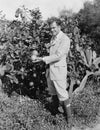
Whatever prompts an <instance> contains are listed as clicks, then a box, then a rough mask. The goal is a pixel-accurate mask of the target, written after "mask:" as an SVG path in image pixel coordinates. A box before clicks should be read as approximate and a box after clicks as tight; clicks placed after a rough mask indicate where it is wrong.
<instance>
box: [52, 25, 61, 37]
mask: <svg viewBox="0 0 100 130" xmlns="http://www.w3.org/2000/svg"><path fill="white" fill-rule="evenodd" d="M59 31H60V26H58V25H57V24H56V22H53V23H52V24H51V32H52V35H53V36H56V35H57V34H58V33H59Z"/></svg>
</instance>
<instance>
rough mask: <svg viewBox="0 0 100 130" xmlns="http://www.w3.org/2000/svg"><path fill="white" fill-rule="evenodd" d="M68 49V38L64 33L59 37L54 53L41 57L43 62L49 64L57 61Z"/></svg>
mask: <svg viewBox="0 0 100 130" xmlns="http://www.w3.org/2000/svg"><path fill="white" fill-rule="evenodd" d="M69 49H70V39H69V38H68V37H67V36H66V35H65V36H64V37H63V38H62V39H61V43H60V45H59V47H58V49H57V50H56V52H55V54H53V55H50V56H46V57H44V58H43V60H44V62H45V63H46V64H50V63H53V62H57V61H59V60H60V59H61V58H62V57H63V56H64V55H66V56H67V54H68V51H69Z"/></svg>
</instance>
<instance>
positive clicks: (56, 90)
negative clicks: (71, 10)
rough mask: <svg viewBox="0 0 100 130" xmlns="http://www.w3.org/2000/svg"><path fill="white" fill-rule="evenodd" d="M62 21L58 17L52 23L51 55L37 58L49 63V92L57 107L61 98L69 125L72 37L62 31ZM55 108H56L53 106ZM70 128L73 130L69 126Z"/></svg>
mask: <svg viewBox="0 0 100 130" xmlns="http://www.w3.org/2000/svg"><path fill="white" fill-rule="evenodd" d="M60 24H61V21H60V20H59V19H57V18H55V19H53V20H52V22H51V23H50V27H51V32H52V38H51V42H50V55H49V56H45V57H43V58H40V57H39V58H37V59H38V60H42V61H44V62H45V63H46V64H49V66H50V67H49V72H48V74H47V75H46V77H47V83H48V89H49V93H50V94H51V95H52V99H53V101H54V104H55V107H58V101H57V98H58V99H59V101H60V103H61V105H62V107H63V109H64V113H65V114H66V116H67V121H68V125H69V126H70V124H71V109H70V102H69V95H68V92H67V90H66V88H67V80H66V77H67V63H66V57H67V55H68V51H69V48H70V39H69V38H68V36H67V35H65V34H64V33H63V32H62V31H61V27H60ZM53 109H54V108H53ZM69 130H71V129H70V128H69Z"/></svg>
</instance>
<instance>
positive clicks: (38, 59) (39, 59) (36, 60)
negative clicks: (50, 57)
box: [32, 56, 43, 63]
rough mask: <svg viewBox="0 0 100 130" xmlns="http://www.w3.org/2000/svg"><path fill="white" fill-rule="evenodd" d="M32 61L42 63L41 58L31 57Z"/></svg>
mask: <svg viewBox="0 0 100 130" xmlns="http://www.w3.org/2000/svg"><path fill="white" fill-rule="evenodd" d="M32 61H33V63H36V62H40V61H43V58H42V57H36V56H32Z"/></svg>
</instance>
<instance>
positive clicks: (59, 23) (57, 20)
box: [48, 17, 61, 26]
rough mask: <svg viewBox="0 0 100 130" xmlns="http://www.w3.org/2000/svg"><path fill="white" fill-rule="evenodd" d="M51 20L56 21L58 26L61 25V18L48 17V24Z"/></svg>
mask: <svg viewBox="0 0 100 130" xmlns="http://www.w3.org/2000/svg"><path fill="white" fill-rule="evenodd" d="M53 22H56V24H57V25H58V26H61V20H60V19H59V18H57V17H51V18H50V19H48V23H49V25H51V24H52V23H53Z"/></svg>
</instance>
